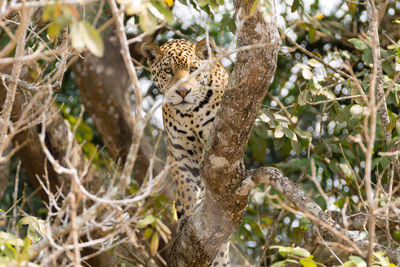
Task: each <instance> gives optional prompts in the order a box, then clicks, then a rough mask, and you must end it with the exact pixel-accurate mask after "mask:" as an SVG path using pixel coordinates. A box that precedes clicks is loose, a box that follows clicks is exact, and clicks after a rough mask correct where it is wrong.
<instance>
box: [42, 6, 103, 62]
mask: <svg viewBox="0 0 400 267" xmlns="http://www.w3.org/2000/svg"><path fill="white" fill-rule="evenodd" d="M79 17H80V14H79V11H78V10H77V8H76V7H75V6H73V5H67V4H59V3H56V4H52V5H49V6H47V7H46V8H45V9H44V11H43V13H42V20H43V21H44V22H50V25H49V27H48V29H47V34H48V36H49V37H50V39H56V38H58V37H59V35H60V33H61V30H62V29H63V28H64V27H65V26H67V25H68V26H69V27H70V34H71V44H72V46H73V47H74V48H75V49H77V50H78V51H82V50H83V49H85V48H87V49H89V51H90V52H92V53H93V55H95V56H97V57H102V56H103V53H104V44H103V39H102V38H101V36H100V33H99V32H98V31H97V30H96V28H95V27H94V26H93V25H91V24H90V23H89V22H87V21H86V20H79Z"/></svg>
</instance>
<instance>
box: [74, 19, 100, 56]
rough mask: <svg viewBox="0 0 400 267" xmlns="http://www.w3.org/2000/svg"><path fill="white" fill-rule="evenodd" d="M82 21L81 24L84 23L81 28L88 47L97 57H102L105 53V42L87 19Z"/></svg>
mask: <svg viewBox="0 0 400 267" xmlns="http://www.w3.org/2000/svg"><path fill="white" fill-rule="evenodd" d="M80 23H81V24H80V25H82V26H81V27H82V28H81V30H82V35H83V40H84V42H85V45H86V47H87V48H88V49H89V51H90V52H92V54H93V55H95V56H96V57H102V56H103V54H104V44H103V39H102V38H101V35H100V33H99V32H98V31H97V30H96V28H95V27H93V26H92V25H91V24H90V23H89V22H87V21H86V20H83V21H81V22H80Z"/></svg>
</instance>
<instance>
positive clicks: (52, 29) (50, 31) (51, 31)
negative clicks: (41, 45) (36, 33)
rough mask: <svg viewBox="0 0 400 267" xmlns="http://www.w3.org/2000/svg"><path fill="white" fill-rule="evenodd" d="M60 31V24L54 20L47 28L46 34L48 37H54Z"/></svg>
mask: <svg viewBox="0 0 400 267" xmlns="http://www.w3.org/2000/svg"><path fill="white" fill-rule="evenodd" d="M60 31H61V25H60V24H58V23H56V22H53V23H52V24H50V26H49V28H48V29H47V34H48V35H49V37H50V39H56V38H57V37H58V35H59V34H60Z"/></svg>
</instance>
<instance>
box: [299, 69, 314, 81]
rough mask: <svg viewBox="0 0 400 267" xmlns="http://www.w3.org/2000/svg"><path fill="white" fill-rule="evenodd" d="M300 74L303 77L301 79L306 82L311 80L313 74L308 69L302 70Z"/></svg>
mask: <svg viewBox="0 0 400 267" xmlns="http://www.w3.org/2000/svg"><path fill="white" fill-rule="evenodd" d="M301 74H302V75H303V78H304V79H306V80H311V79H312V77H313V73H312V72H311V71H310V70H309V69H303V71H302V72H301Z"/></svg>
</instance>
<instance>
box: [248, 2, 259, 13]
mask: <svg viewBox="0 0 400 267" xmlns="http://www.w3.org/2000/svg"><path fill="white" fill-rule="evenodd" d="M257 6H258V0H254V2H253V4H252V5H251V8H250V15H251V14H253V13H254V12H255V11H256V10H257Z"/></svg>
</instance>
